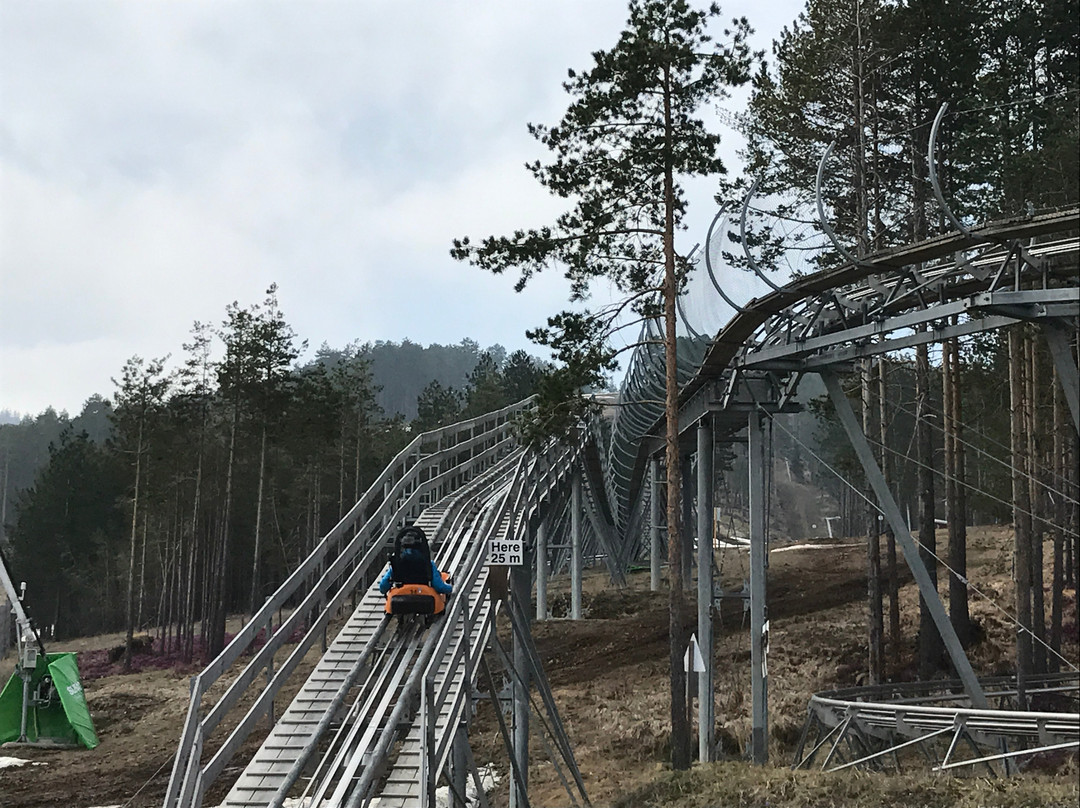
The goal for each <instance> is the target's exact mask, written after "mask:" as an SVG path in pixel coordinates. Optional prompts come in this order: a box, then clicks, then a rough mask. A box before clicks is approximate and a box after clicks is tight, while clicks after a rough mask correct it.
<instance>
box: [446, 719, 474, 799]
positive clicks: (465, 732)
mask: <svg viewBox="0 0 1080 808" xmlns="http://www.w3.org/2000/svg"><path fill="white" fill-rule="evenodd" d="M452 744H453V745H452V746H451V748H450V783H451V785H452V786H453V788H451V789H450V808H468V806H467V804H466V802H465V800H464V799H463V798H464V797H465V794H466V789H467V788H468V783H469V773H470V767H469V725H468V723H466V722H465V721H462V722H461V723H460V724H458V728H457V730H456V731H455V732H454V740H453V742H452Z"/></svg>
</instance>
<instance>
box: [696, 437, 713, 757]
mask: <svg viewBox="0 0 1080 808" xmlns="http://www.w3.org/2000/svg"><path fill="white" fill-rule="evenodd" d="M697 456H698V461H697V541H698V585H697V608H698V630H697V637H698V647H699V648H700V649H701V658H702V660H703V661H704V662H705V670H704V672H702V673H700V674H698V760H700V761H702V762H703V763H704V762H707V761H708V762H711V761H712V760H713V757H714V754H713V750H714V748H715V746H716V744H715V736H716V730H715V723H716V721H715V706H714V704H713V620H712V599H713V524H712V513H713V497H712V493H713V431H712V422H711V421H710V420H709V419H708V418H707V417H706V418H702V419H701V420H700V421H698V429H697Z"/></svg>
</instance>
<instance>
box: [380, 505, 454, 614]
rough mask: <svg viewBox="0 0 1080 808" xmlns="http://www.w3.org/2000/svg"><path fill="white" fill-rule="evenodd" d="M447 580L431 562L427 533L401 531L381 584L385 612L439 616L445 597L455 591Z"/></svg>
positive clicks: (444, 603)
mask: <svg viewBox="0 0 1080 808" xmlns="http://www.w3.org/2000/svg"><path fill="white" fill-rule="evenodd" d="M448 577H449V576H447V575H445V574H444V573H441V572H439V568H438V566H436V564H435V562H434V561H432V560H431V548H430V547H429V546H428V540H427V536H426V535H425V534H424V531H423V530H422V529H421V528H418V527H415V526H412V527H405V528H402V529H401V530H400V531H399V532H398V534H397V538H396V539H394V554H393V555H392V556H391V557H390V566H389V568H388V569H387V570H386V572H385V573H384V574H383V576H382V578H381V579H380V580H379V591H380V592H382V594H384V595H387V599H386V612H387V613H388V614H439V613H440V612H442V611H443V609H445V608H446V596H448V595H449V594H450V593H451V592H453V591H454V587H453V584H451V583H450V582H449V581H448V580H447V578H448Z"/></svg>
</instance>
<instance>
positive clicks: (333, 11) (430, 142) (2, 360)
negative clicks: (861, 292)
mask: <svg viewBox="0 0 1080 808" xmlns="http://www.w3.org/2000/svg"><path fill="white" fill-rule="evenodd" d="M801 7H802V4H801V3H799V2H796V1H795V0H756V2H749V1H748V0H739V2H735V3H732V2H728V3H725V4H724V7H723V8H724V16H725V17H731V16H736V15H743V14H745V15H746V16H747V17H748V18H749V19H750V22H751V24H752V25H754V27H755V28H756V29H757V32H758V33H757V35H756V37H755V40H756V46H757V47H759V48H768V46H769V43H770V42H771V40H772V39H773V37H775V35H776V34H777V33H778V31H779V30H780V29H781V28H782V27H783V26H784V25H787V24H789V23H790V22H791V21H792V20H793V19H794V18H795V16H796V14H797V13H798V11H799V10H800V9H801ZM625 19H626V3H625V0H500V1H499V2H495V1H494V0H490V1H487V0H469V1H468V2H466V1H463V0H462V1H458V0H426V1H425V2H421V1H420V0H320V1H318V2H315V1H314V0H291V1H290V2H270V1H269V0H258V1H257V2H245V1H243V0H199V1H196V0H172V1H171V2H161V1H155V0H127V1H126V2H105V1H104V0H78V1H77V2H76V1H74V0H72V1H70V2H55V1H54V2H43V1H42V0H0V409H9V410H14V411H17V412H21V413H24V414H26V413H30V414H35V413H38V412H40V411H42V410H44V409H45V408H46V407H48V406H53V407H55V408H56V409H58V410H67V411H68V412H69V413H70V414H72V415H75V414H77V413H78V412H79V410H80V409H81V408H82V405H83V402H84V401H85V400H86V399H87V398H88V397H89V396H90V395H92V394H94V393H100V394H102V395H105V396H109V395H111V394H112V393H113V391H114V386H113V384H112V382H111V378H112V377H119V375H120V369H121V367H122V366H123V363H124V361H125V360H126V359H127V358H129V357H131V356H133V355H136V354H137V355H140V356H143V357H146V358H151V357H160V356H164V355H166V354H172V362H173V363H175V362H176V361H177V360H178V359H179V358H180V355H181V353H182V348H181V346H182V343H183V342H185V341H186V340H187V339H188V336H189V334H190V330H191V326H192V324H193V323H194V322H195V321H196V320H198V321H203V322H208V323H211V324H213V325H218V324H220V322H221V321H222V319H223V318H224V314H225V307H226V305H227V304H229V303H230V302H232V301H234V300H235V301H238V302H239V303H240V304H241V305H242V306H248V305H251V304H254V303H257V302H259V301H261V300H262V299H263V297H264V292H265V290H266V288H267V287H268V286H269V285H270V284H271V283H277V284H278V286H279V301H280V303H281V306H282V309H283V311H284V314H285V317H286V320H287V321H288V322H289V323H290V324H291V325H292V326H293V328H294V329H295V330H296V331H297V333H298V334H299V336H300V337H301V338H303V339H307V340H308V341H309V343H310V345H311V348H312V349H314V348H316V347H318V346H319V345H320V344H322V343H324V342H325V343H328V344H329V345H330V346H332V347H335V348H340V347H343V346H344V345H346V344H347V343H349V342H350V341H352V340H360V341H374V340H380V339H381V340H394V341H399V340H401V339H403V338H405V337H408V338H410V339H412V340H413V341H415V342H420V343H423V344H428V343H432V342H439V343H444V344H447V343H456V342H459V341H460V340H461V339H462V338H464V337H470V338H472V339H475V340H476V341H478V342H479V343H480V344H481V345H484V346H487V345H490V344H493V343H501V344H502V345H504V346H505V347H506V348H508V349H510V350H514V349H516V348H521V347H525V348H527V349H529V350H531V351H532V352H534V353H538V354H539V353H541V349H540V348H538V347H536V346H531V345H530V344H529V343H528V341H527V340H526V339H525V337H524V331H525V329H526V328H528V327H532V326H535V325H539V324H542V323H543V321H544V318H545V317H546V316H547V315H548V314H550V313H553V312H555V311H557V310H559V309H560V308H563V307H564V306H565V300H566V294H567V286H566V283H565V281H564V280H563V279H562V278H561V277H560V276H558V274H554V273H553V274H551V275H550V276H548V277H545V276H540V277H539V278H538V279H536V280H535V281H534V282H532V283H531V284H530V285H529V287H528V288H527V289H526V291H525V292H524V293H522V294H515V293H514V291H513V283H514V280H515V278H514V277H511V276H505V277H496V276H491V275H488V274H486V273H483V272H481V271H480V270H478V269H475V268H472V267H470V266H468V265H465V264H460V263H457V262H454V261H453V260H451V259H450V257H449V248H450V243H451V240H452V239H453V238H454V237H456V236H462V235H466V234H469V235H472V236H473V237H474V238H476V237H482V236H485V235H489V234H493V233H504V232H508V231H510V230H512V229H514V228H517V227H527V226H532V225H538V224H542V223H544V222H547V221H550V220H551V219H552V217H553V216H554V215H555V214H557V213H558V212H560V211H561V210H562V206H561V205H560V204H558V201H557V200H554V199H551V198H549V197H548V196H547V195H546V192H545V191H544V190H543V188H541V187H540V186H539V185H538V184H537V183H536V182H535V181H534V180H533V179H532V177H531V176H530V175H529V174H528V173H527V172H526V171H525V170H524V168H523V164H524V163H525V162H526V161H528V160H534V159H538V158H540V159H543V158H544V157H545V152H544V150H543V148H542V147H541V146H540V144H538V143H537V142H536V141H534V140H533V139H532V138H531V137H530V136H529V135H528V133H527V131H526V123H527V122H530V121H533V122H544V123H554V122H555V121H557V120H558V118H559V117H560V115H561V113H562V111H563V110H564V109H565V106H566V102H567V96H566V95H565V93H564V92H563V90H562V88H561V82H562V81H563V79H564V78H565V75H566V69H567V68H569V67H575V68H587V67H589V66H590V64H591V60H590V57H589V54H590V52H591V51H594V50H597V49H606V48H609V47H610V46H611V45H613V44H614V42H615V41H616V39H617V37H618V34H619V32H620V31H621V30H622V28H623V24H624V22H625ZM725 139H726V145H725V152H724V153H725V154H731V150H733V149H734V146H735V144H736V141H735V140H734V136H733V133H731V132H730V131H727V132H725ZM729 159H730V161H732V162H734V156H733V154H732V156H731V157H730V158H729ZM734 167H735V166H734V165H732V168H734ZM701 200H702V201H701V202H700V204H697V205H696V206H695V207H694V208H692V210H691V218H690V225H691V231H690V233H689V234H688V236H687V239H688V240H689V241H691V242H693V241H703V240H704V231H705V228H706V227H707V226H708V222H709V220H710V218H711V216H712V213H713V211H712V210H711V209H710V205H709V203H708V195H707V193H705V194H703V195H702V196H701ZM685 246H686V247H688V246H690V245H685Z"/></svg>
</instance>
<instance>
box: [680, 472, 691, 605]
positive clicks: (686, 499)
mask: <svg viewBox="0 0 1080 808" xmlns="http://www.w3.org/2000/svg"><path fill="white" fill-rule="evenodd" d="M693 459H694V455H693V454H691V453H690V452H687V453H686V454H684V455H683V456H682V480H683V484H682V525H683V534H682V543H683V550H682V577H683V588H684V589H689V588H690V576H691V574H692V573H693V569H694V531H693V530H691V528H690V526H691V525H692V524H694V518H693V517H694V497H693V494H692V493H691V492H692V491H693V489H692V488H691V487H690V480H692V479H693V477H692V476H691V474H690V472H691V470H692V468H693Z"/></svg>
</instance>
